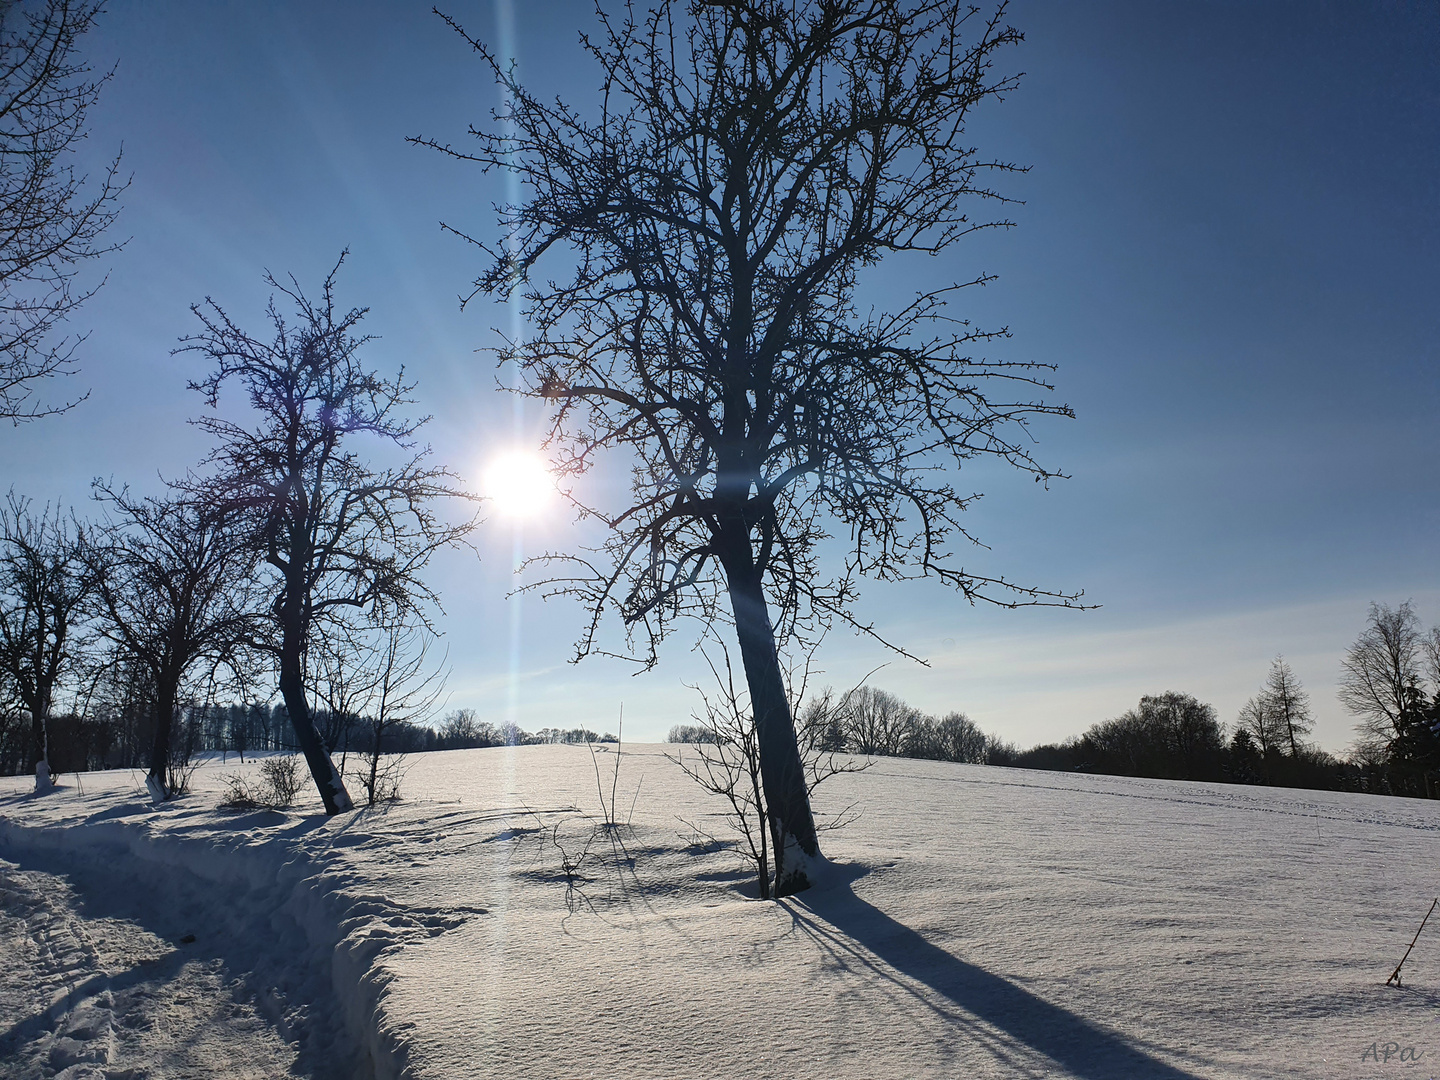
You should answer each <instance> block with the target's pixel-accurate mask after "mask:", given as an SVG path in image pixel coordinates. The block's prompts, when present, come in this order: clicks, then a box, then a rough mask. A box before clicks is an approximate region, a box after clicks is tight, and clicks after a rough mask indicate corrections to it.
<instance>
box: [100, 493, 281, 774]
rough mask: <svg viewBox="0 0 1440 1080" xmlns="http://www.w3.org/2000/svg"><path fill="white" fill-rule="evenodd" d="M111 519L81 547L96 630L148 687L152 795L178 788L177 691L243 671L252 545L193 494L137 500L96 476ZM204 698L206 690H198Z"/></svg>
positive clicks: (250, 620) (249, 625) (221, 511)
mask: <svg viewBox="0 0 1440 1080" xmlns="http://www.w3.org/2000/svg"><path fill="white" fill-rule="evenodd" d="M95 496H96V498H97V499H99V500H100V501H101V502H102V503H103V504H106V505H108V506H109V507H110V511H111V520H110V521H109V522H108V524H107V526H106V527H105V528H103V529H97V530H96V532H95V533H94V535H93V536H92V537H91V541H90V543H89V544H88V545H87V546H86V558H87V561H88V562H89V564H90V568H91V573H92V574H93V576H94V580H95V595H96V597H97V598H98V600H99V607H100V612H101V616H102V617H101V619H100V621H99V624H98V625H99V632H100V634H101V635H102V636H104V637H105V638H107V639H109V640H110V641H111V642H113V643H114V645H115V646H116V647H118V648H119V649H120V650H121V652H122V653H123V654H124V655H125V656H126V657H128V658H129V659H130V660H131V661H132V662H134V663H136V664H139V665H140V666H142V667H143V668H144V669H145V671H146V673H147V674H148V676H149V678H150V680H151V683H152V685H153V687H154V691H155V699H154V702H153V707H154V710H155V733H154V741H153V743H152V745H151V748H150V772H149V776H148V777H147V778H146V786H147V787H148V788H149V789H150V792H151V795H152V796H153V797H154V799H155V801H156V802H161V801H163V800H165V799H168V798H170V797H172V796H173V795H175V794H177V793H178V785H177V783H176V778H175V777H172V776H171V775H169V770H170V768H171V765H172V763H173V761H174V755H172V753H171V750H172V741H171V734H172V729H173V726H174V721H175V715H176V711H177V709H178V708H179V707H180V705H181V703H182V701H184V700H185V698H186V696H187V693H188V694H189V696H193V694H194V693H195V692H197V688H199V687H201V686H204V685H206V684H208V685H211V686H213V685H214V682H215V679H216V677H217V675H218V674H219V673H220V672H221V671H222V670H225V669H228V671H229V672H230V674H231V675H232V676H240V677H243V675H244V673H245V664H244V663H243V662H242V661H241V658H242V657H243V656H244V655H245V645H246V643H247V642H249V641H252V640H253V639H254V636H255V633H254V624H255V622H256V618H255V615H254V608H253V605H252V599H253V597H252V593H253V592H254V586H253V580H254V570H255V561H256V556H255V546H254V544H253V543H251V542H250V541H249V538H248V537H246V536H244V535H243V534H242V533H240V532H239V531H238V530H237V529H235V527H234V525H235V522H234V521H233V520H232V518H233V515H232V514H229V513H227V512H226V510H225V508H224V507H217V506H213V505H208V504H206V503H203V502H200V501H197V500H195V499H193V498H170V499H157V498H137V497H135V496H133V495H131V494H130V492H129V491H128V490H126V489H124V488H122V489H121V490H119V491H116V490H114V489H113V488H110V487H109V486H107V485H105V484H102V483H99V482H97V483H96V485H95ZM205 696H209V695H208V694H206V695H205Z"/></svg>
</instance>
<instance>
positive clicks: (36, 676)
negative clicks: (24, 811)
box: [0, 492, 93, 791]
mask: <svg viewBox="0 0 1440 1080" xmlns="http://www.w3.org/2000/svg"><path fill="white" fill-rule="evenodd" d="M92 585H93V579H92V577H91V575H90V574H89V573H88V571H87V567H86V564H85V560H84V558H83V557H82V554H81V544H80V542H79V540H78V539H77V538H76V536H75V533H74V530H73V529H72V528H71V526H70V525H69V524H67V522H66V521H65V519H64V518H62V517H61V515H60V511H59V509H58V508H52V507H46V509H45V510H44V511H43V512H42V513H41V514H40V515H39V516H36V515H35V514H34V513H32V512H31V510H30V502H29V500H28V499H23V498H19V497H17V496H16V495H15V494H14V493H13V492H11V493H10V495H9V496H8V497H7V498H6V500H5V504H4V505H3V506H0V679H3V681H4V684H5V685H4V687H3V690H4V691H6V692H7V696H13V697H14V698H15V699H17V700H18V702H19V704H20V706H21V708H23V709H24V710H25V711H26V712H28V713H29V714H30V755H29V757H30V760H29V762H28V763H27V765H28V769H29V771H30V772H33V773H34V774H35V790H36V791H48V790H49V789H50V786H51V779H50V776H51V767H50V729H49V721H50V709H51V706H52V705H53V703H54V701H55V691H56V689H57V688H58V687H59V686H60V685H61V683H62V680H64V679H65V678H66V677H67V676H70V675H72V674H73V673H74V671H75V668H76V665H77V662H78V661H79V658H80V654H81V651H82V649H81V645H80V641H79V635H78V634H77V630H78V629H79V628H80V627H81V626H82V625H83V623H84V619H85V615H86V605H87V604H88V602H89V600H90V597H91V587H92Z"/></svg>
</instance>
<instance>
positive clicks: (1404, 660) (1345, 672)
mask: <svg viewBox="0 0 1440 1080" xmlns="http://www.w3.org/2000/svg"><path fill="white" fill-rule="evenodd" d="M1423 644H1424V638H1423V635H1422V633H1421V629H1420V620H1419V619H1417V618H1416V617H1415V611H1414V609H1413V608H1412V607H1411V606H1410V601H1408V600H1407V601H1405V602H1404V603H1403V604H1401V605H1400V606H1399V607H1398V608H1392V607H1389V606H1388V605H1386V604H1371V605H1370V615H1369V621H1368V623H1367V625H1366V627H1365V629H1364V630H1362V631H1361V633H1360V636H1359V637H1358V638H1356V639H1355V642H1354V644H1352V645H1351V646H1350V648H1349V649H1348V650H1346V653H1345V658H1344V659H1343V660H1342V661H1341V662H1340V667H1341V675H1340V690H1339V697H1340V703H1341V704H1342V705H1344V706H1345V708H1346V709H1348V710H1349V711H1350V712H1351V713H1353V714H1354V715H1356V716H1358V717H1360V723H1359V724H1358V725H1356V731H1357V732H1358V733H1359V736H1360V741H1361V742H1362V743H1368V744H1370V745H1371V747H1372V749H1374V750H1378V749H1380V748H1383V747H1388V746H1389V745H1390V744H1391V743H1392V742H1394V740H1395V739H1396V738H1397V736H1398V735H1399V734H1400V732H1401V729H1402V728H1403V726H1404V724H1403V720H1404V718H1405V716H1406V714H1407V712H1408V711H1410V709H1411V702H1412V699H1413V694H1414V690H1415V688H1418V687H1419V686H1420V684H1421V680H1422V679H1423V677H1424V675H1423V671H1422V667H1421V658H1422V645H1423Z"/></svg>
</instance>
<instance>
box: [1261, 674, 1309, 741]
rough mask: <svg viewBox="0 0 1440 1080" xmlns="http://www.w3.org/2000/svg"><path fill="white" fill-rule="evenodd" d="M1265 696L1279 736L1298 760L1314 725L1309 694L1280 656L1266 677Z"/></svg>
mask: <svg viewBox="0 0 1440 1080" xmlns="http://www.w3.org/2000/svg"><path fill="white" fill-rule="evenodd" d="M1262 693H1263V694H1264V696H1265V699H1266V701H1267V702H1268V703H1269V706H1270V712H1271V713H1272V714H1273V716H1274V718H1275V724H1276V726H1277V728H1278V729H1279V733H1280V736H1281V738H1282V739H1284V741H1285V744H1286V745H1287V746H1288V747H1289V749H1290V756H1291V757H1292V758H1294V757H1299V756H1300V747H1301V742H1300V738H1301V736H1304V735H1309V734H1310V732H1311V730H1312V729H1313V728H1314V727H1315V722H1314V721H1313V720H1311V718H1310V695H1309V694H1307V693H1306V692H1305V688H1304V687H1302V686H1301V685H1300V680H1299V679H1297V678H1296V677H1295V672H1294V671H1292V670H1291V669H1290V665H1289V664H1287V663H1286V662H1285V658H1284V657H1283V656H1277V657H1275V659H1274V660H1272V661H1271V662H1270V674H1269V675H1268V676H1266V679H1265V689H1264V690H1263V691H1262Z"/></svg>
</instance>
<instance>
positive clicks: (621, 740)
mask: <svg viewBox="0 0 1440 1080" xmlns="http://www.w3.org/2000/svg"><path fill="white" fill-rule="evenodd" d="M624 745H625V703H624V702H623V701H622V702H621V703H620V733H619V734H618V735H616V736H615V776H614V778H613V779H612V780H611V781H610V824H611V825H614V824H616V821H615V813H616V810H617V807H616V805H615V792H616V791H617V790H618V789H619V787H620V748H621V747H622V746H624ZM637 791H638V789H637Z"/></svg>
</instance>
